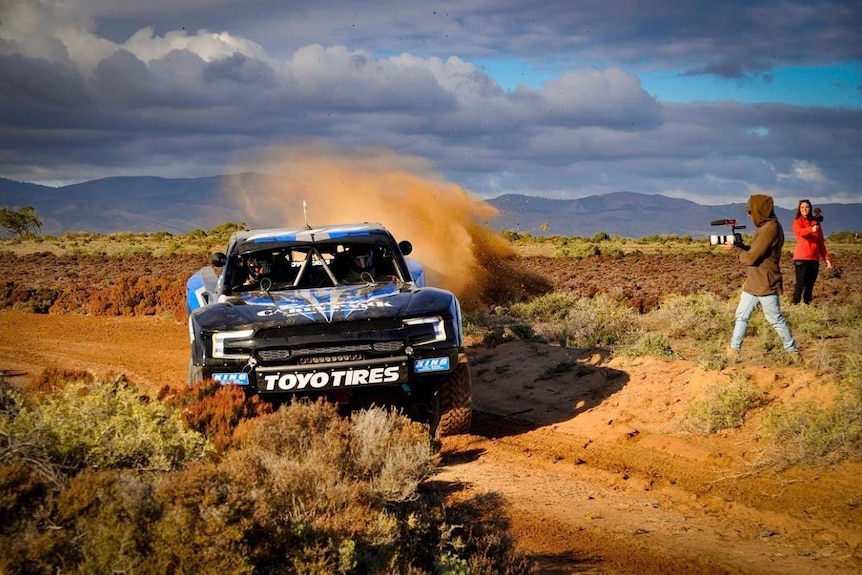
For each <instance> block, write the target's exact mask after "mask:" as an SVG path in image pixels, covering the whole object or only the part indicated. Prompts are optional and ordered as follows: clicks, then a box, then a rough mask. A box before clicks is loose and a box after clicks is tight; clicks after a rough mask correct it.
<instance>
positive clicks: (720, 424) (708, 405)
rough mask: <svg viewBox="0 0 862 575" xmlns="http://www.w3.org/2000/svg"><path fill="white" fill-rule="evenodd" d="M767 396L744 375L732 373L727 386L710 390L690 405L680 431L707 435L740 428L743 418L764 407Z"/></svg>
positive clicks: (720, 385) (740, 372)
mask: <svg viewBox="0 0 862 575" xmlns="http://www.w3.org/2000/svg"><path fill="white" fill-rule="evenodd" d="M765 402H766V395H765V394H764V392H763V391H761V390H760V389H759V388H758V387H757V386H756V385H754V384H753V383H752V382H751V380H750V379H749V378H748V376H747V375H745V373H744V372H742V371H738V372H735V373H734V375H733V377H732V378H731V381H730V382H729V383H727V384H723V385H722V384H715V385H712V386H710V387H709V388H708V389H707V391H706V393H705V394H704V395H703V396H702V397H700V398H697V399H695V400H693V401H692V402H691V403H690V404H689V408H688V411H687V413H686V415H685V417H684V419H683V428H685V429H686V430H688V431H692V432H695V433H704V434H710V433H715V432H717V431H721V430H722V429H733V428H736V427H740V426H741V425H742V424H743V422H744V420H745V416H746V414H747V413H748V412H749V411H750V410H752V409H754V408H756V407H760V406H762V405H764V404H765Z"/></svg>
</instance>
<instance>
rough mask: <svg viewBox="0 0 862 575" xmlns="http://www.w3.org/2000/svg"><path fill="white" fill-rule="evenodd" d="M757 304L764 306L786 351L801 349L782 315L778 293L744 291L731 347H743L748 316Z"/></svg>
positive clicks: (767, 318)
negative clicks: (757, 293)
mask: <svg viewBox="0 0 862 575" xmlns="http://www.w3.org/2000/svg"><path fill="white" fill-rule="evenodd" d="M757 304H760V307H762V308H763V315H765V316H766V321H767V322H769V325H771V326H772V329H774V330H775V333H777V334H778V337H780V338H781V341H782V343H783V344H784V351H799V348H798V347H796V342H795V341H794V340H793V335H792V334H791V333H790V326H788V325H787V320H786V319H784V316H783V315H781V303H780V301H779V299H778V294H772V295H760V296H757V295H751V294H750V293H747V292H742V295H741V296H740V298H739V305H738V306H737V308H736V324H735V325H734V326H733V335H732V336H731V338H730V347H732V348H733V349H735V350H737V351H739V348H741V347H742V338H744V337H745V332H746V331H748V318H750V317H751V314H752V313H753V312H754V310H755V309H756V308H757Z"/></svg>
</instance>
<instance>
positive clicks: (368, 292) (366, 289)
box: [242, 282, 401, 323]
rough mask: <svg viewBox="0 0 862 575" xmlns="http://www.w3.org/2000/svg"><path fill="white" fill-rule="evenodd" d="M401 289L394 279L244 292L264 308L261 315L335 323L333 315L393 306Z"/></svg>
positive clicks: (247, 299)
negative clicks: (379, 282)
mask: <svg viewBox="0 0 862 575" xmlns="http://www.w3.org/2000/svg"><path fill="white" fill-rule="evenodd" d="M399 293H401V289H400V288H399V287H398V285H397V284H395V283H394V282H389V283H384V284H374V285H355V286H341V287H337V288H331V287H327V288H319V289H306V290H286V291H277V292H270V293H269V294H263V293H261V292H253V293H248V294H244V295H243V296H242V299H243V302H244V303H245V304H246V305H249V306H258V307H260V308H262V309H260V310H258V311H256V312H255V315H257V316H259V317H270V316H272V315H275V314H279V315H282V316H286V317H296V316H302V317H305V318H307V319H309V320H311V321H320V320H321V319H322V320H324V321H326V322H329V323H331V322H332V321H333V318H336V317H339V318H347V317H350V315H351V314H353V313H355V312H362V311H368V310H370V309H374V308H385V307H392V303H391V302H389V301H386V300H387V299H388V298H391V297H392V296H394V295H396V294H399Z"/></svg>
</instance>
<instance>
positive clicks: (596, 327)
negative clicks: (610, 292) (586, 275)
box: [562, 294, 638, 347]
mask: <svg viewBox="0 0 862 575" xmlns="http://www.w3.org/2000/svg"><path fill="white" fill-rule="evenodd" d="M637 325H638V321H637V312H636V311H635V310H633V309H631V308H630V307H628V306H625V305H622V304H619V303H616V302H614V301H612V300H611V299H610V298H608V297H606V296H604V295H601V294H600V295H598V296H597V297H595V298H580V299H578V300H577V301H576V302H575V304H574V305H573V306H572V308H571V309H570V310H569V312H568V313H567V314H566V318H565V320H564V321H563V326H562V330H563V335H564V336H565V342H566V345H567V346H572V347H592V346H595V345H599V346H601V345H610V344H617V343H625V342H626V341H628V340H629V338H631V337H632V336H633V335H634V334H635V333H636V331H637Z"/></svg>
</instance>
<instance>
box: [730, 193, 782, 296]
mask: <svg viewBox="0 0 862 575" xmlns="http://www.w3.org/2000/svg"><path fill="white" fill-rule="evenodd" d="M748 211H749V213H750V214H751V220H752V222H753V223H754V226H755V227H756V228H757V229H756V230H755V231H754V238H753V239H752V241H751V247H739V246H735V247H734V249H733V253H734V254H735V255H736V258H737V259H738V260H739V261H740V262H742V263H743V264H745V265H746V266H748V267H747V269H746V273H745V284H744V285H743V286H742V289H743V290H744V291H745V292H747V293H750V294H751V295H756V296H764V295H772V294H782V293H784V283H783V281H782V278H781V266H780V264H781V249H782V248H783V247H784V229H783V228H782V227H781V224H780V223H779V222H778V217H776V215H775V209H774V206H773V203H772V198H771V197H770V196H764V195H757V194H756V195H753V196H751V197H749V198H748Z"/></svg>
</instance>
